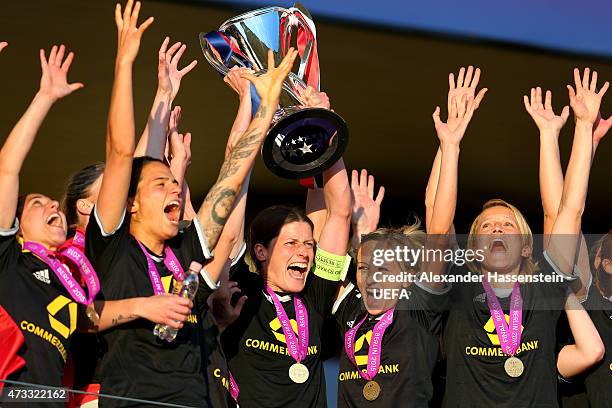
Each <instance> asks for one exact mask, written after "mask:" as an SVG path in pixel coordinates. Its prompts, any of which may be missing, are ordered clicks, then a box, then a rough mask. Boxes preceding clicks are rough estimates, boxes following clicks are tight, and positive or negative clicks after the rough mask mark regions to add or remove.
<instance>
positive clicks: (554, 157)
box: [523, 87, 569, 239]
mask: <svg viewBox="0 0 612 408" xmlns="http://www.w3.org/2000/svg"><path fill="white" fill-rule="evenodd" d="M523 103H524V104H525V110H526V111H527V113H529V116H531V118H532V119H533V121H534V123H535V124H536V126H537V127H538V130H539V132H540V196H541V198H542V208H543V209H544V235H545V237H546V236H547V235H549V234H550V232H551V231H552V226H553V224H554V223H555V219H556V218H557V214H558V212H559V204H560V203H561V194H562V193H563V171H562V170H561V158H560V154H559V133H560V132H561V129H562V128H563V126H564V125H565V122H566V121H567V118H568V117H569V106H565V107H563V109H562V111H561V115H555V112H554V111H553V108H552V93H551V92H550V91H546V98H545V100H544V103H542V89H541V88H540V87H537V88H531V95H530V97H527V95H525V96H523ZM545 239H547V238H545Z"/></svg>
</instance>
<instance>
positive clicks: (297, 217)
mask: <svg viewBox="0 0 612 408" xmlns="http://www.w3.org/2000/svg"><path fill="white" fill-rule="evenodd" d="M292 222H305V223H307V224H308V225H310V228H312V230H313V231H314V224H313V223H312V221H311V220H310V218H308V216H307V215H306V214H305V213H304V210H302V209H301V208H297V207H287V206H284V205H274V206H272V207H268V208H266V209H264V210H262V211H260V212H259V214H257V216H256V217H255V218H254V219H253V221H252V222H251V227H250V228H249V236H248V239H247V242H248V245H249V256H250V258H251V259H250V263H251V262H252V265H250V266H251V271H252V272H255V270H253V269H256V270H257V271H258V270H259V268H260V266H261V261H259V260H258V259H257V256H256V255H255V245H257V244H261V245H263V246H265V247H267V246H268V245H270V242H271V241H272V240H273V239H274V238H276V237H278V234H279V233H280V230H281V228H283V225H285V224H290V223H292Z"/></svg>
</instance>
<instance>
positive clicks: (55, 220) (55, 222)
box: [46, 213, 64, 229]
mask: <svg viewBox="0 0 612 408" xmlns="http://www.w3.org/2000/svg"><path fill="white" fill-rule="evenodd" d="M46 223H47V225H48V226H50V227H55V228H61V229H64V225H63V222H62V217H60V216H59V214H57V213H55V214H51V215H50V216H48V217H47V220H46Z"/></svg>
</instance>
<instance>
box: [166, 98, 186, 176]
mask: <svg viewBox="0 0 612 408" xmlns="http://www.w3.org/2000/svg"><path fill="white" fill-rule="evenodd" d="M180 119H181V107H180V106H175V107H174V109H173V110H172V112H170V123H169V125H170V127H169V131H168V142H169V143H168V144H169V145H170V147H169V157H168V161H171V162H180V163H183V165H184V167H185V168H187V167H189V165H190V164H191V133H190V132H187V133H185V134H182V133H179V131H178V124H179V121H180Z"/></svg>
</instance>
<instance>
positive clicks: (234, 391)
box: [227, 368, 240, 402]
mask: <svg viewBox="0 0 612 408" xmlns="http://www.w3.org/2000/svg"><path fill="white" fill-rule="evenodd" d="M227 374H228V377H229V393H230V395H231V396H232V398H233V399H234V401H235V402H238V394H239V393H240V388H238V384H237V383H236V380H234V376H233V375H232V373H231V372H230V370H229V368H228V369H227Z"/></svg>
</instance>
